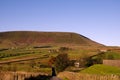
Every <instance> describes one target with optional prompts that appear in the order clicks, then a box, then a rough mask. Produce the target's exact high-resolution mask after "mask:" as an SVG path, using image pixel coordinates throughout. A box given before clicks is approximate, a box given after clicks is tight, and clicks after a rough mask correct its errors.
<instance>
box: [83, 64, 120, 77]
mask: <svg viewBox="0 0 120 80" xmlns="http://www.w3.org/2000/svg"><path fill="white" fill-rule="evenodd" d="M81 73H88V74H103V75H105V74H118V75H120V68H118V67H113V66H107V65H102V64H97V65H93V66H91V67H89V68H87V69H84V70H82V71H81Z"/></svg>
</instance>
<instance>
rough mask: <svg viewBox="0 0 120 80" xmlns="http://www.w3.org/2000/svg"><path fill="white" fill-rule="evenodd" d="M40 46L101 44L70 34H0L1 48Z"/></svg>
mask: <svg viewBox="0 0 120 80" xmlns="http://www.w3.org/2000/svg"><path fill="white" fill-rule="evenodd" d="M42 44H45V45H48V44H74V45H80V46H101V44H99V43H97V42H94V41H92V40H91V39H89V38H87V37H85V36H83V35H80V34H77V33H71V32H35V31H11V32H0V45H2V46H20V45H42Z"/></svg>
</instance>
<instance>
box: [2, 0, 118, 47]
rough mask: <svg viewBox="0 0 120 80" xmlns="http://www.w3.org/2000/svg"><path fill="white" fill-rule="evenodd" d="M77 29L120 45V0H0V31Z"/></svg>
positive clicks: (99, 40)
mask: <svg viewBox="0 0 120 80" xmlns="http://www.w3.org/2000/svg"><path fill="white" fill-rule="evenodd" d="M6 31H45V32H48V31H49V32H52V31H55V32H75V33H78V34H82V35H84V36H86V37H88V38H90V39H92V40H94V41H96V42H99V43H101V44H104V45H107V46H120V0H0V32H6Z"/></svg>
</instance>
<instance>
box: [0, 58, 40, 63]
mask: <svg viewBox="0 0 120 80" xmlns="http://www.w3.org/2000/svg"><path fill="white" fill-rule="evenodd" d="M34 59H39V57H29V58H23V59H13V60H9V61H8V60H6V61H0V64H7V63H13V62H21V61H27V60H34Z"/></svg>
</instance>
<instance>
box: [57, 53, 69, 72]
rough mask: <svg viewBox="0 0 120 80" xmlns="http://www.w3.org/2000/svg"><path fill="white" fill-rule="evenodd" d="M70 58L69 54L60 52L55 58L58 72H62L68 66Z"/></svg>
mask: <svg viewBox="0 0 120 80" xmlns="http://www.w3.org/2000/svg"><path fill="white" fill-rule="evenodd" d="M68 63H69V58H68V55H67V54H59V55H58V56H57V57H56V60H55V68H56V70H57V72H61V71H63V70H65V68H67V67H68Z"/></svg>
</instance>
